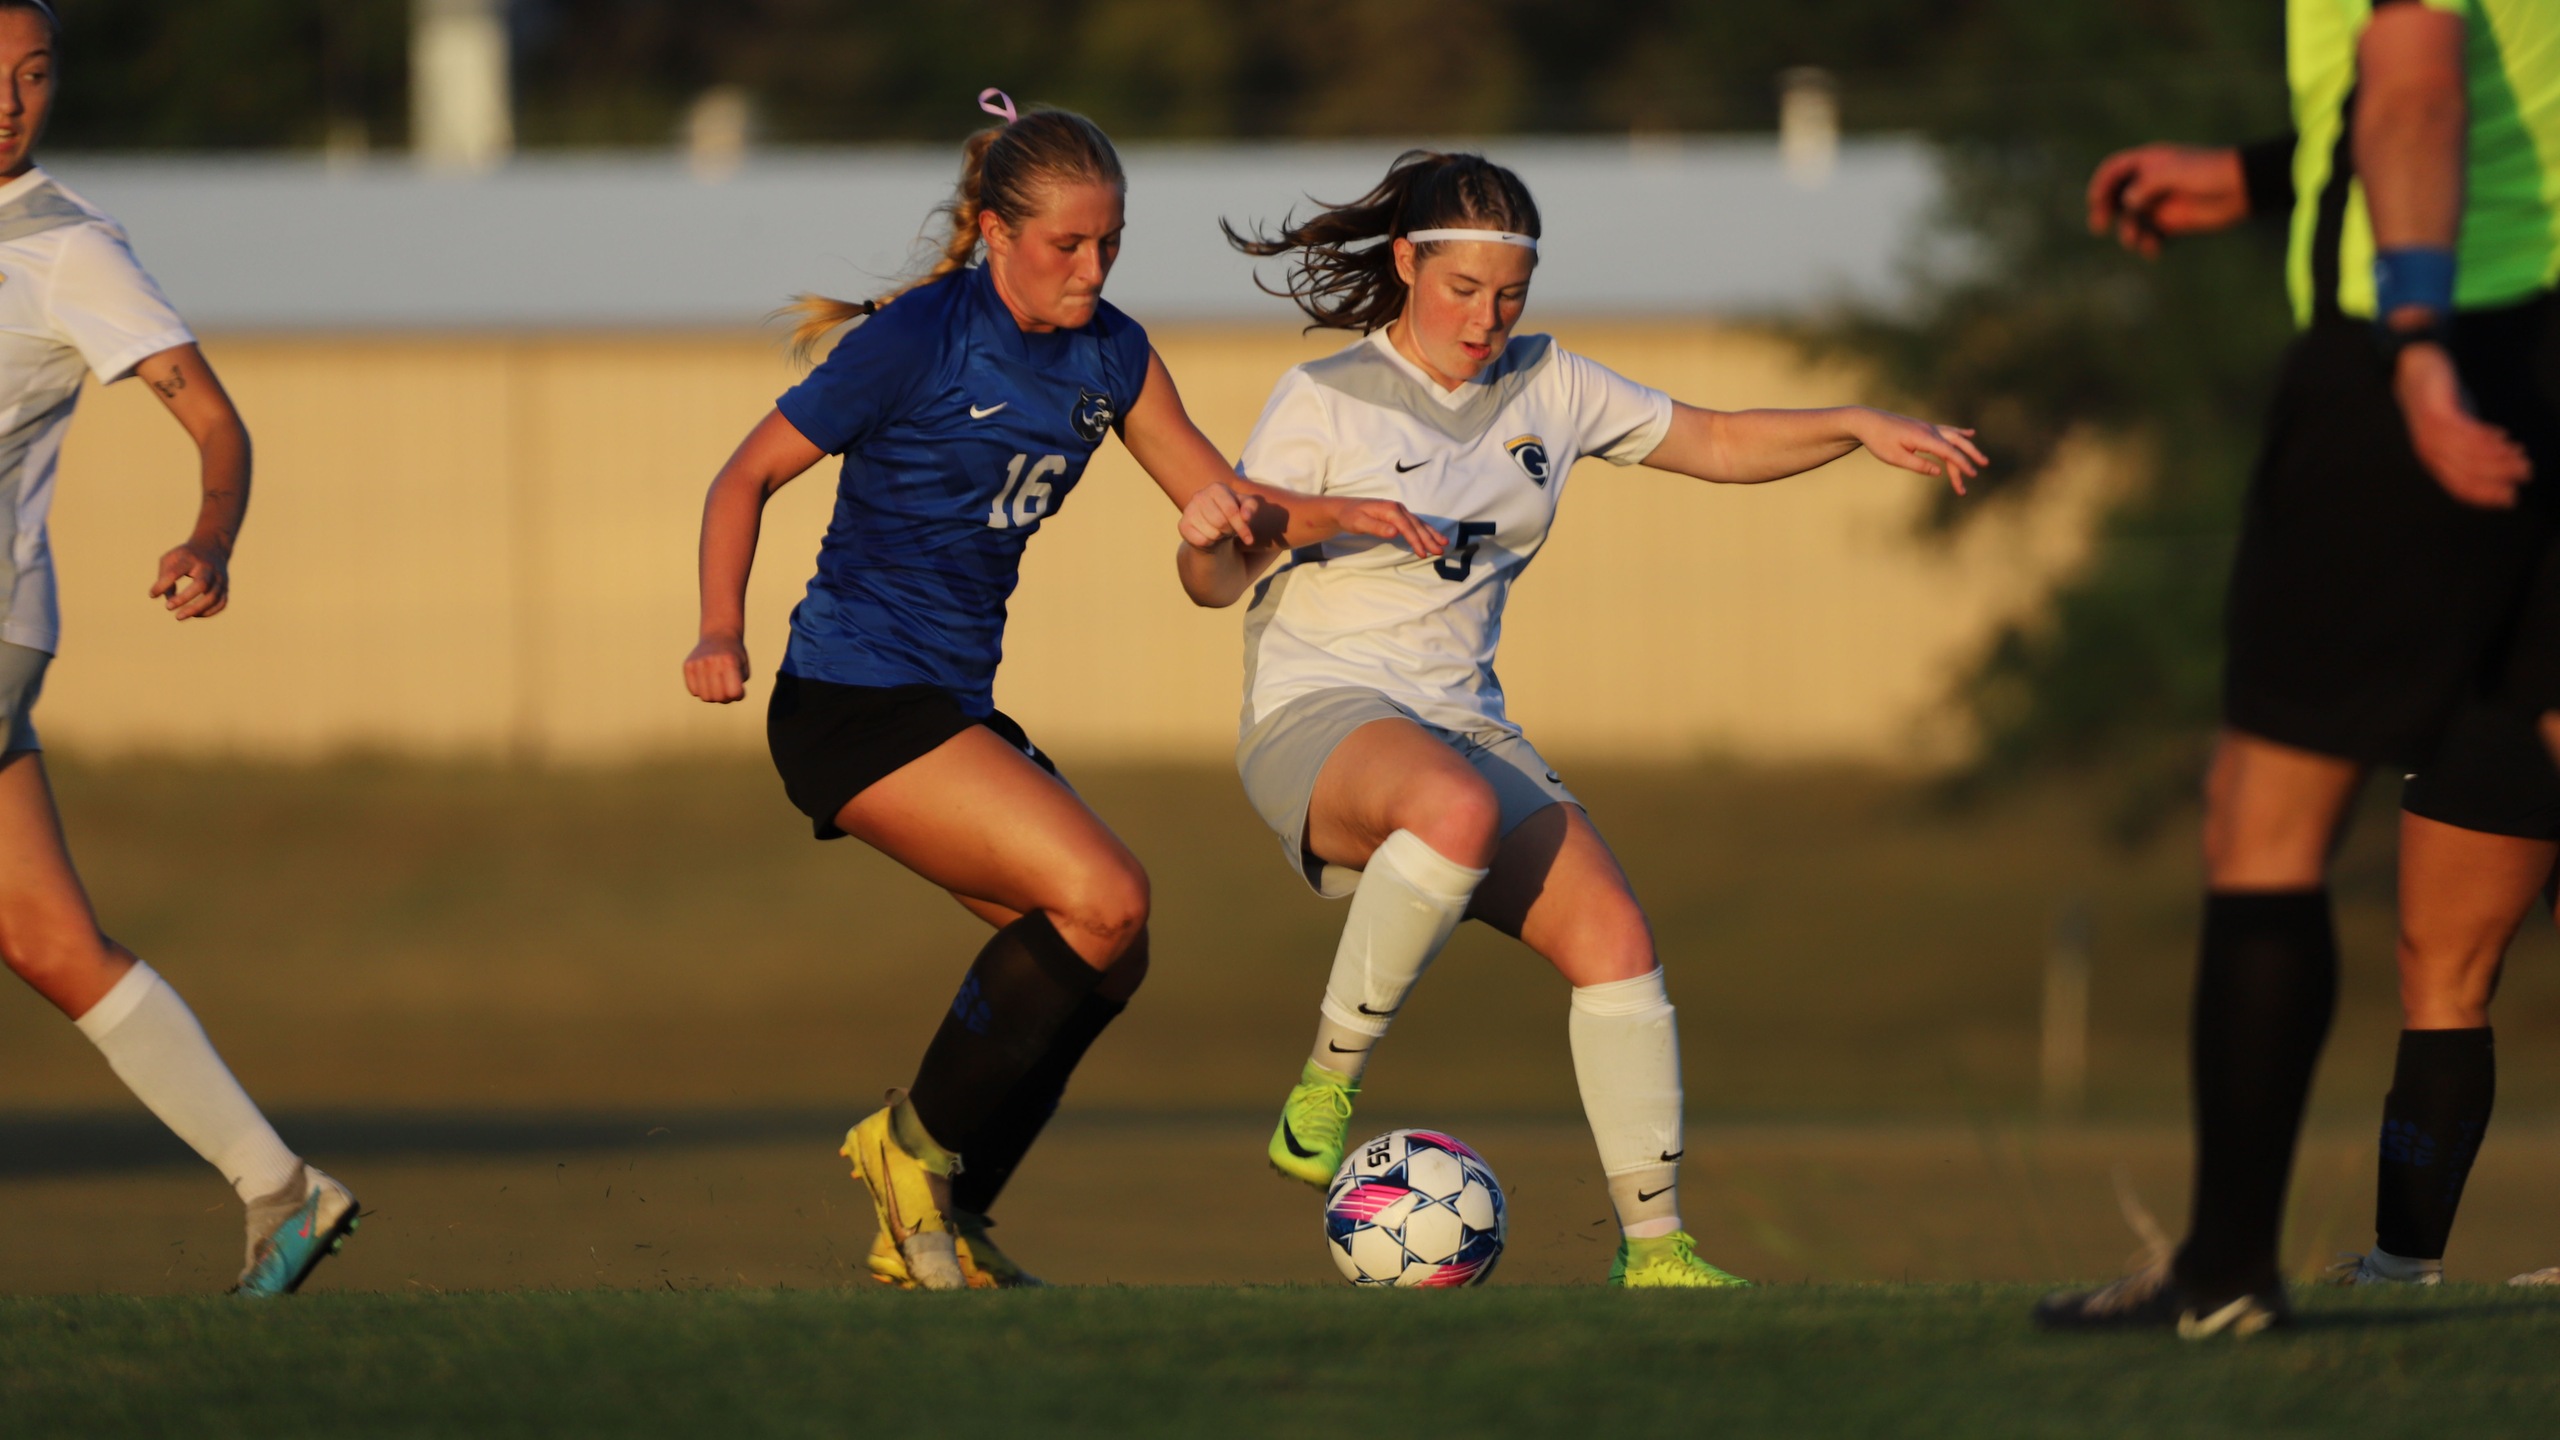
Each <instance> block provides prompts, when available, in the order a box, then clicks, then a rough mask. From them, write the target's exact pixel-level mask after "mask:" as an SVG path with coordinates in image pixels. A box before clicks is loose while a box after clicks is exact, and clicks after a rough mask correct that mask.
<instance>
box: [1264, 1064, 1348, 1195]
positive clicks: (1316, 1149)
mask: <svg viewBox="0 0 2560 1440" xmlns="http://www.w3.org/2000/svg"><path fill="white" fill-rule="evenodd" d="M1358 1098H1360V1083H1359V1082H1358V1081H1356V1080H1353V1079H1351V1078H1349V1077H1348V1076H1344V1075H1339V1074H1336V1073H1335V1072H1333V1071H1331V1070H1327V1069H1326V1068H1324V1067H1323V1066H1321V1065H1319V1064H1317V1063H1316V1062H1314V1061H1313V1060H1310V1061H1308V1062H1307V1065H1306V1068H1305V1069H1304V1070H1302V1071H1300V1072H1299V1073H1298V1083H1297V1084H1296V1085H1295V1086H1294V1087H1292V1088H1291V1089H1290V1091H1289V1098H1288V1099H1286V1100H1284V1101H1282V1102H1280V1124H1279V1126H1278V1127H1277V1128H1276V1129H1274V1130H1273V1131H1272V1132H1271V1168H1272V1169H1274V1170H1277V1171H1279V1172H1280V1173H1281V1174H1283V1175H1286V1176H1288V1177H1289V1178H1290V1179H1292V1180H1304V1181H1306V1182H1307V1183H1308V1184H1310V1185H1313V1186H1314V1187H1316V1188H1317V1189H1319V1190H1321V1189H1323V1188H1324V1187H1326V1186H1327V1185H1330V1184H1332V1183H1333V1176H1334V1172H1335V1171H1337V1170H1340V1169H1341V1168H1342V1151H1343V1148H1344V1144H1345V1142H1346V1140H1347V1138H1348V1133H1347V1132H1348V1131H1349V1130H1350V1128H1351V1102H1352V1101H1354V1100H1356V1099H1358Z"/></svg>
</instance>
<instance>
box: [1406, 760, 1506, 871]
mask: <svg viewBox="0 0 2560 1440" xmlns="http://www.w3.org/2000/svg"><path fill="white" fill-rule="evenodd" d="M1398 808H1399V811H1400V813H1399V814H1398V815H1397V817H1396V820H1397V823H1396V827H1395V828H1396V829H1399V830H1409V831H1411V832H1412V833H1413V834H1414V836H1415V837H1416V838H1418V839H1420V840H1421V841H1422V843H1423V844H1425V845H1428V846H1430V847H1431V848H1432V849H1434V850H1436V851H1438V852H1439V853H1440V854H1441V855H1442V856H1443V857H1444V858H1446V859H1449V860H1452V861H1455V862H1456V863H1458V864H1460V865H1472V866H1475V867H1478V868H1482V867H1484V866H1488V865H1490V864H1492V863H1493V852H1494V847H1495V846H1496V845H1498V844H1499V843H1500V842H1501V839H1502V802H1501V800H1499V799H1498V798H1496V797H1495V795H1494V793H1493V787H1492V786H1490V785H1487V784H1486V783H1485V782H1484V779H1483V777H1481V776H1479V775H1477V774H1476V773H1475V772H1474V771H1472V770H1469V771H1457V772H1451V773H1446V774H1440V775H1434V776H1431V777H1429V778H1428V779H1427V780H1425V781H1423V782H1422V783H1419V784H1417V785H1415V786H1414V787H1413V791H1412V793H1411V795H1410V796H1409V797H1408V798H1407V800H1406V803H1405V804H1404V805H1402V806H1400V807H1398Z"/></svg>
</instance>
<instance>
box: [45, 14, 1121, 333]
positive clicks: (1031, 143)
mask: <svg viewBox="0 0 2560 1440" xmlns="http://www.w3.org/2000/svg"><path fill="white" fill-rule="evenodd" d="M0 3H5V0H0ZM1073 181H1084V182H1088V183H1096V184H1107V185H1123V186H1125V185H1126V184H1128V180H1127V178H1126V177H1125V176H1124V175H1123V174H1122V172H1121V169H1120V154H1119V152H1118V151H1116V150H1114V149H1113V148H1112V146H1111V140H1110V137H1109V136H1106V135H1104V134H1103V133H1102V127H1100V126H1098V125H1096V124H1094V123H1093V122H1092V121H1090V120H1087V119H1086V118H1084V117H1083V116H1081V115H1077V114H1074V113H1073V112H1070V111H1066V110H1034V111H1032V112H1030V113H1029V114H1027V115H1024V116H1023V117H1022V118H1021V119H1019V120H1016V121H1013V122H1012V123H1011V124H1007V125H993V126H989V127H988V128H986V129H984V130H981V131H979V132H978V133H976V134H975V135H972V136H970V137H969V140H968V143H967V144H965V145H963V146H962V147H961V149H960V183H959V185H958V186H957V187H955V188H954V189H953V190H952V192H951V198H950V199H948V200H946V201H944V202H942V204H941V205H939V206H937V207H936V208H935V210H934V212H933V213H934V214H936V215H946V216H949V217H950V221H951V229H950V233H949V234H948V235H947V236H945V237H944V239H943V242H942V253H941V255H939V256H937V257H936V258H935V259H934V262H933V264H932V265H931V266H929V267H927V268H926V269H925V270H924V271H923V272H922V273H920V274H918V275H916V276H914V277H912V278H910V279H908V280H905V281H902V282H900V283H899V284H898V285H896V286H894V287H892V288H891V289H889V290H888V291H887V292H885V293H883V294H880V295H875V296H873V297H872V298H871V299H869V300H864V301H860V302H858V303H857V302H855V301H851V300H835V299H830V298H829V297H827V296H824V295H808V294H803V295H794V296H792V297H791V303H790V304H788V305H786V306H784V307H783V308H782V309H780V310H779V311H776V312H775V313H776V314H777V315H779V316H785V317H788V318H790V319H791V320H792V322H793V324H792V327H791V346H790V349H791V357H792V358H793V359H795V360H798V361H800V362H801V363H803V364H807V363H810V362H812V361H814V360H815V359H816V358H817V354H818V346H819V345H820V344H821V343H822V342H824V341H825V340H826V338H827V337H828V336H829V335H831V334H833V333H835V331H836V330H837V329H838V328H839V327H841V326H843V325H845V324H847V323H849V322H851V321H854V320H858V319H860V318H862V317H863V316H865V315H870V314H874V313H876V312H877V311H878V310H879V309H880V307H881V306H883V305H886V304H888V303H889V302H890V301H892V300H895V299H897V298H898V297H899V296H901V295H904V294H906V293H907V292H908V291H910V290H913V289H915V288H917V287H918V286H922V285H930V284H932V283H933V282H935V281H936V280H940V279H942V278H943V277H944V276H946V275H953V274H957V273H959V272H960V271H962V270H966V269H968V268H969V267H970V266H971V265H973V264H975V263H976V262H977V259H978V248H979V245H980V244H981V241H982V237H981V236H980V234H979V224H978V217H979V216H980V215H982V214H993V215H994V216H995V217H996V218H997V219H998V220H1000V221H1002V222H1003V223H1004V226H1005V228H1006V229H1007V230H1018V229H1020V228H1021V227H1022V222H1023V221H1024V220H1026V219H1029V218H1030V217H1031V216H1033V215H1035V214H1037V213H1039V209H1040V202H1041V200H1042V199H1043V197H1044V195H1045V193H1046V191H1047V189H1048V188H1049V187H1050V186H1052V185H1056V184H1058V183H1060V182H1073Z"/></svg>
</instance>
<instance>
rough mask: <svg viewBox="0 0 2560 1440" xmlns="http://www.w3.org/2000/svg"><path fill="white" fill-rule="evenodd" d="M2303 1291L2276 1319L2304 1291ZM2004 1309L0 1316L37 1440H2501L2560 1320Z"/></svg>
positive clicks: (1763, 1294) (2554, 1381) (1742, 1296)
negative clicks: (2133, 1438) (2084, 1324)
mask: <svg viewBox="0 0 2560 1440" xmlns="http://www.w3.org/2000/svg"><path fill="white" fill-rule="evenodd" d="M2298 1293H2300V1292H2298ZM2033 1295H2034V1291H2033V1290H2032V1289H2031V1288H2029V1287H2020V1286H1990V1287H1983V1286H1781V1287H1769V1288H1763V1289H1759V1290H1753V1291H1747V1292H1724V1293H1687V1294H1651V1295H1648V1294H1629V1293H1626V1292H1608V1291H1599V1290H1582V1291H1573V1290H1557V1289H1545V1288H1531V1289H1515V1290H1509V1291H1502V1290H1486V1291H1464V1292H1422V1293H1401V1294H1399V1293H1378V1292H1360V1291H1349V1290H1342V1289H1327V1290H1316V1289H1307V1288H1302V1287H1269V1288H1247V1289H1214V1290H1162V1289H1149V1288H1099V1289H1077V1290H1059V1291H1047V1292H1016V1293H1011V1294H995V1295H988V1294H967V1295H956V1296H922V1295H902V1294H892V1293H887V1292H849V1293H848V1292H817V1293H812V1292H808V1291H799V1290H780V1289H754V1290H729V1291H716V1292H706V1293H667V1292H665V1291H660V1292H657V1293H650V1292H586V1293H563V1292H519V1293H512V1294H468V1295H450V1296H435V1297H430V1296H313V1297H306V1298H304V1299H301V1300H298V1301H295V1302H293V1303H289V1304H250V1303H244V1302H236V1301H228V1300H222V1299H218V1298H199V1299H185V1300H177V1299H161V1300H146V1299H129V1298H108V1297H87V1298H79V1299H68V1298H66V1299H53V1300H27V1299H18V1300H0V1412H5V1413H6V1414H8V1415H9V1416H10V1418H11V1425H10V1431H11V1433H12V1434H13V1435H24V1436H29V1437H53V1436H74V1435H76V1436H82V1437H99V1440H104V1437H113V1436H120V1435H141V1434H165V1433H172V1432H173V1431H175V1432H177V1433H185V1434H188V1435H192V1436H204V1437H220V1436H231V1435H243V1436H251V1435H254V1436H258V1437H262V1440H272V1437H281V1436H295V1435H304V1434H321V1433H328V1434H357V1435H366V1436H410V1435H419V1436H423V1435H453V1434H470V1435H475V1436H514V1435H527V1436H535V1435H539V1436H563V1435H615V1436H641V1435H700V1434H717V1435H723V1436H765V1435H773V1436H795V1435H836V1434H851V1433H862V1434H869V1435H936V1436H947V1435H1032V1434H1037V1435H1043V1436H1082V1435H1110V1436H1114V1437H1124V1436H1155V1435H1167V1436H1196V1435H1201V1434H1206V1433H1217V1434H1220V1435H1224V1436H1238V1437H1241V1436H1258V1435H1305V1434H1310V1433H1316V1432H1319V1431H1330V1430H1337V1429H1351V1430H1360V1431H1371V1430H1380V1429H1387V1428H1401V1429H1409V1430H1411V1431H1414V1432H1416V1433H1421V1434H1433V1435H1441V1434H1476V1435H1555V1434H1563V1433H1568V1432H1587V1431H1593V1430H1594V1429H1595V1427H1596V1428H1597V1429H1598V1430H1599V1431H1603V1432H1605V1433H1610V1434H1624V1435H1671V1434H1683V1435H1687V1434H1698V1433H1703V1432H1708V1431H1712V1432H1713V1433H1716V1434H1719V1435H1737V1436H1749V1435H1789V1436H1824V1435H1880V1434H1891V1435H1897V1436H1929V1435H1965V1436H2008V1435H2022V1436H2023V1435H2033V1436H2114V1435H2157V1434H2170V1433H2174V1434H2179V1435H2189V1436H2221V1435H2235V1436H2236V1435H2252V1436H2255V1435H2270V1434H2306V1435H2307V1434H2319V1435H2323V1436H2392V1435H2404V1434H2410V1435H2414V1434H2447V1433H2459V1434H2478V1435H2518V1434H2526V1433H2537V1432H2538V1431H2539V1430H2541V1429H2542V1428H2543V1427H2546V1426H2547V1424H2548V1421H2549V1417H2550V1416H2551V1415H2552V1414H2553V1413H2554V1409H2555V1406H2560V1372H2555V1371H2554V1370H2553V1369H2552V1368H2551V1367H2549V1366H2548V1365H2547V1364H2545V1363H2543V1362H2544V1361H2545V1359H2546V1358H2547V1356H2548V1354H2549V1351H2550V1349H2551V1346H2552V1345H2553V1343H2554V1342H2555V1341H2560V1303H2554V1302H2553V1301H2552V1300H2550V1299H2549V1298H2548V1297H2545V1296H2541V1295H2534V1294H2525V1293H2522V1292H2515V1291H2504V1290H2496V1289H2489V1288H2485V1287H2447V1288H2446V1289H2444V1290H2441V1291H2437V1292H2434V1293H2421V1292H2408V1291H2395V1292H2392V1293H2389V1294H2382V1295H2375V1294H2370V1293H2347V1292H2334V1291H2332V1292H2319V1293H2310V1294H2301V1296H2300V1298H2301V1301H2302V1303H2303V1307H2304V1313H2303V1316H2302V1323H2301V1324H2300V1325H2299V1326H2298V1327H2297V1328H2296V1329H2295V1330H2293V1331H2291V1332H2280V1333H2276V1334H2271V1335H2265V1336H2260V1337H2256V1338H2253V1339H2251V1340H2247V1341H2241V1342H2217V1343H2208V1344H2188V1343H2186V1342H2181V1341H2179V1340H2176V1339H2174V1338H2172V1337H2169V1336H2166V1335H2160V1334H2138V1335H2127V1336H2120V1337H2105V1336H2068V1337H2056V1336H2045V1335H2040V1334H2037V1333H2035V1332H2034V1331H2032V1330H2031V1329H2030V1328H2029V1327H2028V1325H2027V1322H2026V1307H2027V1305H2028V1303H2029V1302H2030V1300H2031V1299H2032V1298H2033Z"/></svg>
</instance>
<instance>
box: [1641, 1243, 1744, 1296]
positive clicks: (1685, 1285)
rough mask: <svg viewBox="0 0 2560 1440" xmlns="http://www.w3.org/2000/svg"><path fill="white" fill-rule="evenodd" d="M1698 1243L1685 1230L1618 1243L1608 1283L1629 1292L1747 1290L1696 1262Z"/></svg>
mask: <svg viewBox="0 0 2560 1440" xmlns="http://www.w3.org/2000/svg"><path fill="white" fill-rule="evenodd" d="M1697 1245H1698V1242H1697V1241H1696V1240H1695V1239H1693V1238H1691V1236H1690V1234H1689V1232H1688V1231H1686V1230H1674V1231H1672V1232H1671V1233H1670V1234H1668V1235H1657V1236H1654V1237H1653V1238H1652V1239H1650V1240H1629V1239H1626V1238H1624V1237H1623V1236H1622V1237H1620V1238H1619V1240H1618V1258H1617V1260H1616V1261H1615V1262H1614V1263H1612V1264H1611V1265H1610V1266H1609V1283H1610V1284H1612V1285H1621V1286H1624V1287H1626V1288H1627V1289H1630V1290H1747V1289H1749V1288H1751V1282H1750V1281H1748V1280H1745V1279H1743V1278H1742V1277H1741V1276H1739V1275H1728V1274H1726V1273H1725V1272H1724V1271H1722V1270H1719V1269H1717V1268H1716V1267H1714V1266H1713V1265H1710V1264H1708V1263H1707V1262H1706V1261H1704V1260H1701V1259H1699V1258H1698V1250H1697Z"/></svg>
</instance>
